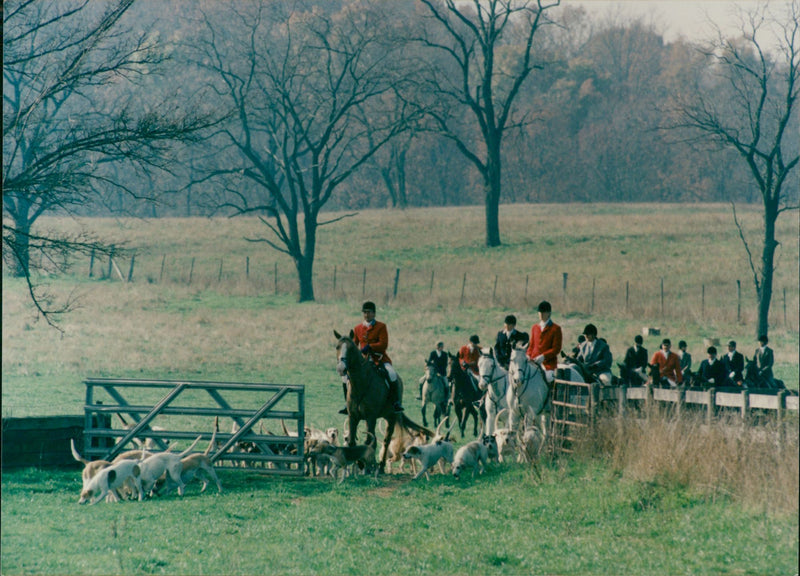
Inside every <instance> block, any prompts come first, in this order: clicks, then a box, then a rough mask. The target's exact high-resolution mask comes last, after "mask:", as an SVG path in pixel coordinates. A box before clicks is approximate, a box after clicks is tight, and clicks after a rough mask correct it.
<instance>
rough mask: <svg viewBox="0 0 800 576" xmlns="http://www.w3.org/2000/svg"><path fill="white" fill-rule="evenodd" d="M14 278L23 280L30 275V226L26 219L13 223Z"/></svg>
mask: <svg viewBox="0 0 800 576" xmlns="http://www.w3.org/2000/svg"><path fill="white" fill-rule="evenodd" d="M14 226H15V230H14V234H13V236H14V276H15V277H16V278H25V277H26V276H27V275H28V274H29V273H30V261H31V249H30V241H31V240H30V224H29V223H28V221H27V220H26V219H22V220H21V221H17V222H15V223H14Z"/></svg>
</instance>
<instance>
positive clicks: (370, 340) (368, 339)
mask: <svg viewBox="0 0 800 576" xmlns="http://www.w3.org/2000/svg"><path fill="white" fill-rule="evenodd" d="M353 341H355V343H356V345H357V346H358V347H359V349H361V350H363V349H364V346H369V348H370V357H371V358H372V360H373V362H375V363H376V364H378V363H381V364H391V363H392V360H391V358H389V356H388V355H387V354H386V349H387V348H388V347H389V331H388V330H387V328H386V324H384V323H383V322H378V321H377V320H375V322H374V323H373V324H372V325H371V326H369V327H367V326H364V323H363V322H361V323H360V324H359V325H357V326H356V327H355V328H353Z"/></svg>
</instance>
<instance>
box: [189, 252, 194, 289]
mask: <svg viewBox="0 0 800 576" xmlns="http://www.w3.org/2000/svg"><path fill="white" fill-rule="evenodd" d="M193 276H194V256H192V265H191V267H190V268H189V285H190V286H191V285H192V277H193Z"/></svg>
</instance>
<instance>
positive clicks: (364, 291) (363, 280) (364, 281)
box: [361, 266, 367, 296]
mask: <svg viewBox="0 0 800 576" xmlns="http://www.w3.org/2000/svg"><path fill="white" fill-rule="evenodd" d="M366 295H367V267H366V266H365V267H364V275H363V276H362V277H361V296H366Z"/></svg>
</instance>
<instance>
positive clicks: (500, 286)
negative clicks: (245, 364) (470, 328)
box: [89, 255, 800, 330]
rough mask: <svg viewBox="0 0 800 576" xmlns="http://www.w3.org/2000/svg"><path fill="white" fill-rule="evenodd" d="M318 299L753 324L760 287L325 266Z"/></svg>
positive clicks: (197, 260)
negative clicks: (542, 306) (542, 304)
mask: <svg viewBox="0 0 800 576" xmlns="http://www.w3.org/2000/svg"><path fill="white" fill-rule="evenodd" d="M89 276H90V277H93V278H98V279H111V280H121V281H123V282H147V283H151V284H176V285H185V286H193V287H197V288H201V289H215V290H219V291H223V292H225V291H228V292H231V293H247V294H252V293H256V294H273V295H295V296H296V295H298V294H299V287H298V276H297V271H296V269H295V267H294V266H293V265H292V264H291V263H289V262H282V263H279V262H277V261H265V260H260V259H254V258H251V257H250V256H242V257H227V258H217V259H215V258H209V257H195V256H190V255H185V256H183V255H182V256H169V255H161V256H153V255H138V256H137V255H134V256H129V257H126V259H122V258H115V257H113V256H112V257H111V258H108V257H105V258H102V259H100V258H95V257H92V258H91V261H90V264H89ZM313 284H314V297H315V299H316V300H317V301H319V302H327V301H334V300H340V301H352V302H360V301H361V300H363V299H373V300H376V301H378V303H380V304H381V305H388V304H391V303H398V304H411V305H414V304H420V305H421V304H425V305H434V306H445V307H447V306H468V307H473V308H497V307H499V308H506V309H509V310H525V309H530V308H532V307H535V306H536V305H537V304H538V302H539V301H541V300H549V301H551V302H552V303H553V305H554V306H556V307H557V308H558V309H559V313H560V314H562V315H568V314H587V315H594V314H604V315H612V316H618V317H623V318H636V319H641V320H651V321H659V320H664V319H670V320H685V321H696V322H707V321H719V322H724V321H728V322H733V321H735V322H739V323H745V324H747V323H755V321H756V313H757V311H756V306H755V302H756V299H755V295H754V289H753V287H752V285H751V284H748V283H746V282H742V281H741V280H738V279H737V280H732V281H719V280H709V281H704V280H703V279H702V278H697V277H693V278H692V279H691V282H688V281H687V279H686V278H680V279H678V280H677V281H675V280H670V279H667V278H664V277H659V276H655V277H651V278H648V279H647V280H642V279H641V278H636V279H626V278H624V277H621V276H617V275H615V274H611V273H610V274H609V275H608V276H606V277H602V278H599V277H592V276H589V275H586V274H582V273H580V272H577V273H576V272H569V271H564V272H548V273H545V274H542V273H541V272H533V271H530V272H527V273H526V272H524V271H523V272H520V273H518V274H515V275H513V277H510V276H508V275H501V274H499V273H493V272H491V271H480V270H475V271H469V270H468V271H463V270H453V269H448V268H447V267H446V266H442V267H440V268H427V269H425V268H422V267H406V268H400V267H396V266H391V265H370V266H358V265H355V264H353V265H342V266H339V265H334V266H332V267H331V266H325V265H318V266H315V268H314V280H313ZM798 309H800V288H798V284H797V283H796V282H795V283H794V284H793V285H786V286H781V285H779V284H776V286H775V289H774V291H773V301H772V307H771V314H770V319H769V320H770V324H771V325H772V326H775V327H783V328H785V329H787V330H798V324H800V320H799V319H798V313H797V312H798Z"/></svg>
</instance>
